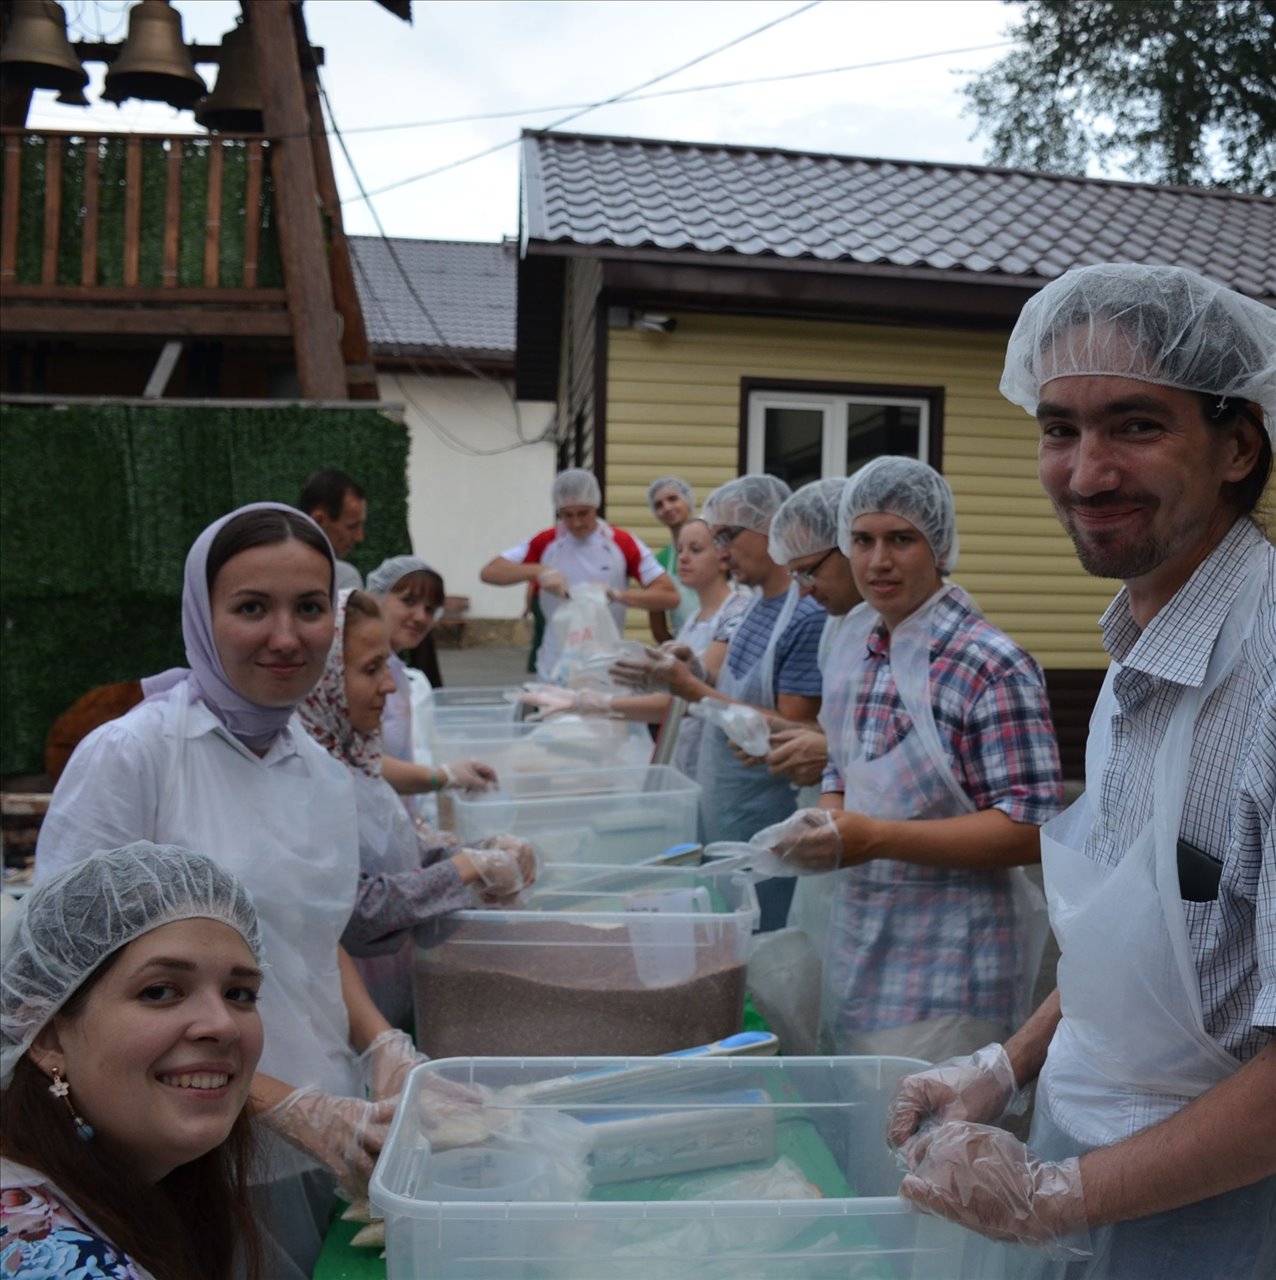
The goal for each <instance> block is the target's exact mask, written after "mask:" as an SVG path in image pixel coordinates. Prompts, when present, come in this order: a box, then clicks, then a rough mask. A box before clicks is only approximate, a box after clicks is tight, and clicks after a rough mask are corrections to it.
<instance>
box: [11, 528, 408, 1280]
mask: <svg viewBox="0 0 1276 1280" xmlns="http://www.w3.org/2000/svg"><path fill="white" fill-rule="evenodd" d="M333 598H334V597H333V555H332V548H331V546H330V545H329V543H328V540H327V538H325V537H324V535H323V533H322V531H321V530H320V529H319V527H318V526H317V525H316V524H314V522H313V521H311V520H310V518H309V517H308V516H304V515H302V514H301V513H300V512H298V511H296V510H295V509H294V508H291V507H286V506H283V505H281V504H276V503H256V504H252V505H250V506H246V507H241V508H240V509H239V510H237V511H234V512H231V513H230V515H227V516H223V517H222V518H221V519H219V520H216V521H214V522H213V523H212V524H211V525H209V526H208V528H207V529H205V530H204V531H203V533H201V534H200V536H199V537H198V538H197V539H196V540H195V543H194V545H193V546H192V547H191V550H190V552H189V554H188V555H187V558H186V570H185V581H184V584H183V590H182V635H183V638H184V640H185V645H186V656H187V660H188V662H189V663H190V666H189V668H179V669H174V670H170V671H167V672H164V673H163V674H162V675H159V676H156V677H152V678H151V679H149V680H146V681H144V682H143V690H144V693H145V695H146V696H145V699H144V701H143V702H142V703H141V704H140V705H139V706H137V707H134V708H133V710H132V711H130V712H129V713H128V714H127V715H125V716H122V717H121V718H120V719H118V720H113V721H110V722H108V723H107V724H104V725H102V726H101V727H99V728H98V729H96V730H95V731H94V732H93V733H91V734H90V735H89V736H88V737H87V738H85V739H84V741H83V742H81V743H80V745H79V746H78V747H77V748H76V750H75V753H74V754H73V755H72V757H71V759H70V761H69V763H68V765H67V768H66V770H65V771H64V773H63V774H62V777H61V778H60V779H59V781H58V785H57V788H56V789H55V791H54V793H53V798H52V801H51V804H50V808H49V813H48V816H47V817H46V819H45V821H44V823H43V825H42V827H41V831H40V839H39V843H38V845H37V847H36V868H35V872H36V879H37V881H41V880H43V879H45V878H47V877H48V876H49V875H51V874H53V873H54V872H56V871H58V870H61V869H62V868H63V867H65V866H67V865H68V864H70V863H72V862H75V861H78V860H80V859H82V858H85V857H88V856H89V854H91V853H92V852H93V851H94V850H97V849H102V848H110V847H113V846H116V845H121V844H125V843H128V842H130V841H134V840H153V841H155V842H157V843H170V844H178V845H181V846H182V847H184V848H189V849H195V850H197V851H199V852H201V853H204V854H206V855H207V856H208V857H210V858H212V859H214V861H216V862H217V863H218V864H219V865H220V866H222V867H223V868H225V869H227V870H229V871H231V872H232V873H234V874H235V875H238V876H239V878H240V879H241V880H242V881H243V882H244V884H245V885H246V886H247V888H248V890H249V892H250V893H251V894H252V898H253V901H254V903H255V904H256V907H257V911H258V915H259V917H260V921H261V929H262V936H263V940H264V943H265V948H266V951H267V953H268V954H269V956H270V962H271V983H270V987H269V988H268V991H267V995H266V999H265V1000H264V1001H263V1004H262V1014H263V1017H264V1018H265V1020H266V1023H267V1025H268V1026H269V1027H270V1035H269V1037H268V1039H267V1043H266V1048H265V1051H264V1052H263V1054H262V1058H261V1064H260V1067H259V1069H258V1072H257V1074H256V1076H255V1077H254V1080H253V1084H252V1090H251V1094H250V1102H249V1106H250V1109H251V1110H253V1112H254V1113H255V1114H256V1115H257V1116H258V1117H259V1119H260V1120H261V1121H262V1122H263V1123H264V1124H265V1126H266V1127H267V1128H268V1129H269V1130H270V1131H271V1132H270V1134H269V1135H268V1140H267V1141H266V1142H265V1144H264V1147H265V1151H264V1154H265V1157H266V1160H265V1164H264V1169H263V1174H262V1178H263V1180H262V1181H261V1182H260V1183H259V1184H258V1185H255V1186H254V1188H253V1192H254V1198H255V1201H256V1204H257V1209H258V1216H259V1220H260V1222H261V1224H262V1227H263V1232H264V1236H265V1239H264V1255H265V1268H266V1272H267V1274H269V1275H270V1276H271V1277H272V1280H298V1278H300V1277H304V1276H309V1274H310V1272H311V1270H312V1269H313V1266H314V1261H315V1258H316V1257H317V1256H318V1253H319V1250H320V1248H321V1246H322V1242H323V1236H324V1233H325V1232H326V1230H327V1225H328V1217H329V1214H330V1211H331V1207H332V1196H333V1192H334V1189H336V1188H337V1187H338V1185H339V1186H340V1188H341V1190H342V1193H343V1194H345V1195H347V1196H353V1195H356V1194H359V1193H361V1191H362V1190H363V1188H364V1186H366V1183H367V1179H368V1177H369V1175H370V1173H371V1170H372V1166H373V1163H374V1162H375V1160H376V1156H377V1153H378V1151H379V1150H380V1147H381V1144H382V1141H383V1140H384V1137H385V1133H386V1129H387V1126H388V1124H389V1121H390V1119H391V1117H392V1116H393V1113H394V1105H395V1098H396V1097H397V1094H398V1091H399V1089H400V1088H401V1087H402V1083H403V1079H404V1077H405V1076H406V1073H407V1069H408V1068H410V1066H411V1065H413V1064H414V1063H415V1061H417V1060H419V1058H418V1057H417V1055H415V1054H413V1055H412V1056H411V1057H408V1056H405V1054H404V1052H403V1045H402V1041H401V1040H400V1039H398V1038H396V1036H395V1033H393V1032H392V1031H391V1028H390V1026H389V1024H388V1023H387V1021H386V1020H385V1018H384V1017H383V1016H382V1015H381V1013H380V1012H379V1011H378V1010H377V1008H376V1006H375V1005H374V1004H373V1002H372V1000H371V998H370V997H369V995H368V992H367V989H366V988H365V986H364V984H363V980H362V979H361V978H360V976H359V973H358V971H357V970H356V969H355V966H354V963H353V961H352V960H351V958H350V956H349V955H348V954H347V953H346V952H345V950H344V949H343V948H342V947H341V946H340V939H341V937H342V934H343V932H344V931H345V929H346V926H347V924H348V922H349V920H350V917H351V911H352V909H353V906H354V903H355V896H356V889H357V884H358V877H359V845H358V833H357V828H356V814H355V801H354V790H353V787H352V785H351V782H350V776H349V773H348V772H347V770H346V769H345V768H344V767H343V766H342V765H340V764H339V763H338V762H337V761H336V760H334V759H333V758H332V757H331V756H329V755H328V753H327V752H326V751H324V750H323V749H322V748H321V747H320V746H319V745H318V743H316V742H315V741H314V740H313V739H312V738H311V737H310V736H309V735H308V734H307V733H306V732H305V731H304V730H303V729H302V728H301V727H300V726H299V725H293V724H291V723H290V721H291V720H292V715H293V712H294V710H295V709H296V707H297V704H298V703H299V702H300V701H301V700H302V699H303V698H304V697H305V696H306V694H307V693H309V692H310V690H311V688H312V687H313V686H314V683H315V681H316V680H317V679H318V678H319V676H320V674H321V673H322V671H323V668H324V663H325V661H326V659H327V656H328V649H329V647H330V645H331V643H332V637H333ZM365 1078H370V1081H371V1083H370V1090H369V1091H370V1095H371V1096H370V1100H369V1099H367V1098H366V1097H365Z"/></svg>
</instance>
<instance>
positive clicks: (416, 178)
mask: <svg viewBox="0 0 1276 1280" xmlns="http://www.w3.org/2000/svg"><path fill="white" fill-rule="evenodd" d="M819 3H820V0H808V2H807V3H806V4H804V5H800V6H799V7H798V8H796V9H793V10H791V11H790V12H789V13H785V14H781V15H780V16H779V17H778V18H772V19H771V21H770V22H764V23H763V24H762V25H761V26H760V27H755V28H754V29H753V30H752V31H746V32H745V33H744V34H743V35H740V36H736V37H735V38H734V39H732V40H728V41H727V42H726V44H721V45H718V46H717V48H714V49H710V50H708V52H706V53H702V54H699V55H698V56H696V57H694V58H692V59H691V60H690V61H689V62H684V63H683V64H682V65H681V66H677V67H674V68H673V70H671V71H665V72H662V73H661V74H660V75H658V76H652V77H651V79H650V80H644V81H643V82H642V83H641V84H636V85H634V86H633V87H632V88H630V89H625V90H622V91H621V92H620V93H614V94H612V96H611V97H610V98H604V99H602V101H601V102H591V103H589V104H588V105H587V106H584V107H581V108H580V109H579V110H576V111H572V112H571V113H570V114H569V115H565V116H563V117H562V118H561V119H558V120H555V121H554V122H553V124H549V125H546V126H545V127H546V128H547V129H561V128H562V126H563V125H565V124H570V123H571V122H572V121H573V120H579V119H580V117H581V116H583V115H588V114H589V113H590V112H591V111H597V110H599V109H600V108H602V107H609V106H611V105H612V104H613V103H616V102H621V101H623V100H624V99H626V98H628V97H629V96H630V95H631V94H634V93H638V92H640V91H641V90H643V89H649V88H650V87H651V86H652V85H653V84H659V83H660V81H662V80H668V79H669V78H670V77H672V76H676V75H678V74H680V73H681V72H683V71H687V70H689V69H690V68H691V67H694V66H696V65H697V64H698V63H701V62H704V61H705V60H706V59H708V58H713V57H716V56H717V55H718V54H720V53H725V52H726V51H727V50H728V49H734V48H735V46H736V45H738V44H743V43H744V42H745V41H746V40H752V39H753V37H754V36H759V35H761V34H762V33H763V32H764V31H770V30H771V29H772V28H773V27H778V26H779V25H780V23H782V22H788V21H789V19H790V18H796V17H798V16H800V15H801V14H803V13H806V12H807V11H808V10H809V9H814V8H815V7H816V6H817V5H818V4H819ZM518 141H519V139H518V138H508V139H506V141H504V142H498V143H496V144H495V145H494V146H491V147H485V148H484V149H483V150H482V151H478V152H475V153H474V154H473V155H469V156H463V157H462V158H461V159H460V160H452V161H449V162H448V163H447V164H444V165H439V166H438V167H437V168H435V169H428V170H426V172H425V173H418V174H415V175H413V176H412V177H410V178H400V179H399V180H398V181H397V182H391V183H389V184H388V185H386V186H384V187H377V188H376V190H374V191H364V192H362V193H361V198H362V199H363V200H365V201H366V200H368V199H369V198H370V197H371V196H379V195H384V194H385V193H386V192H387V191H396V190H398V188H399V187H406V186H408V185H409V184H411V183H413V182H421V181H422V180H424V179H425V178H434V177H437V176H438V175H439V174H440V173H447V172H448V171H449V170H452V169H459V168H460V167H461V166H462V165H466V164H471V163H473V161H475V160H482V159H483V158H484V157H485V156H490V155H493V154H494V153H495V152H497V151H504V150H505V148H506V147H512V146H514V145H515V144H516V143H517V142H518ZM342 203H343V204H346V203H349V201H344V200H343V201H342Z"/></svg>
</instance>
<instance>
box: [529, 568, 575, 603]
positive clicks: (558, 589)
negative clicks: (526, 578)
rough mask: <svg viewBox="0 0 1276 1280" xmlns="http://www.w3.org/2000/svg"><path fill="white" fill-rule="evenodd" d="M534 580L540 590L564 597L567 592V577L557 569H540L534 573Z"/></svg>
mask: <svg viewBox="0 0 1276 1280" xmlns="http://www.w3.org/2000/svg"><path fill="white" fill-rule="evenodd" d="M536 581H537V582H538V583H539V584H540V589H541V590H542V591H548V592H549V594H550V595H552V596H559V597H566V596H567V595H568V594H569V591H568V586H567V579H566V578H564V577H563V575H562V574H561V573H559V571H558V570H557V569H542V570H541V571H540V573H538V574H537V575H536Z"/></svg>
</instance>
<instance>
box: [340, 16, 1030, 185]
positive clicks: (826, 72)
mask: <svg viewBox="0 0 1276 1280" xmlns="http://www.w3.org/2000/svg"><path fill="white" fill-rule="evenodd" d="M1012 44H1014V41H1013V40H998V41H997V42H996V43H995V44H973V45H967V46H966V47H965V48H962V49H936V50H934V51H932V52H931V53H910V54H906V55H905V56H903V57H900V58H881V59H878V60H877V61H876V62H856V63H851V64H850V65H848V66H845V67H821V68H819V69H818V70H815V71H788V72H785V73H784V74H782V75H775V76H751V77H749V78H748V79H745V80H723V81H721V82H719V83H718V84H694V85H688V86H687V87H686V88H683V89H657V90H656V92H655V93H635V94H633V95H631V96H630V97H628V98H626V99H625V102H626V103H630V102H651V101H652V100H653V99H656V98H675V97H679V96H681V95H683V94H688V93H711V92H713V91H714V90H716V89H741V88H747V87H749V86H751V85H755V84H778V83H780V82H781V81H785V80H809V79H811V78H812V77H814V76H832V75H840V74H842V73H844V72H848V71H871V70H873V69H875V68H877V67H894V66H898V65H899V64H900V63H903V62H921V61H923V60H924V59H926V58H948V57H953V56H955V55H957V54H962V53H985V52H987V51H988V50H990V49H1006V48H1009V47H1010V46H1011V45H1012ZM589 106H590V104H588V103H581V102H560V103H556V104H553V105H550V106H544V107H521V108H517V109H514V110H510V111H485V112H481V113H479V114H477V115H471V116H441V117H439V118H437V119H435V120H404V121H399V122H397V123H393V124H365V125H357V126H356V127H355V128H353V129H347V130H346V133H347V134H356V133H360V134H362V133H389V132H392V131H394V130H399V129H431V128H434V127H436V126H438V125H448V124H472V123H474V122H475V121H480V120H508V119H511V118H515V117H518V116H533V115H539V114H540V113H541V112H542V111H567V110H569V109H572V108H576V107H589ZM590 109H591V110H592V109H593V108H592V107H590ZM550 127H556V126H550ZM373 194H374V195H375V194H376V193H375V192H374V193H373Z"/></svg>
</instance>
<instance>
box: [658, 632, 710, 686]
mask: <svg viewBox="0 0 1276 1280" xmlns="http://www.w3.org/2000/svg"><path fill="white" fill-rule="evenodd" d="M658 647H659V649H660V652H661V653H667V654H668V655H669V656H670V657H671V658H677V659H678V661H679V662H681V663H684V664H685V665H686V668H687V670H688V671H690V672H691V674H692V675H693V676H695V678H696V679H697V680H703V681H704V682H705V683H706V684H712V683H713V681H712V680H710V679H709V673H708V672H707V671H706V670H705V669H704V663H703V662H701V661H700V655H699V654H698V653H697V652H696V651H695V650H694V649H693V648H692V647H691V646H690V645H689V644H684V643H683V642H682V641H681V640H666V641H665V642H664V644H662V645H660V646H658Z"/></svg>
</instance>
